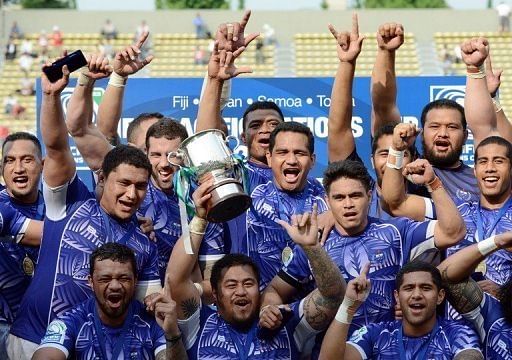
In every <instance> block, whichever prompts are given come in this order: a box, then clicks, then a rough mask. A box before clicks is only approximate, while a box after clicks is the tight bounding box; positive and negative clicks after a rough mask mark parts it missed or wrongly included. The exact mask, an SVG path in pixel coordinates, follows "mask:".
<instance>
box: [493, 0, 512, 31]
mask: <svg viewBox="0 0 512 360" xmlns="http://www.w3.org/2000/svg"><path fill="white" fill-rule="evenodd" d="M496 11H498V20H499V22H500V26H499V32H509V31H510V11H511V9H510V5H509V4H507V3H506V2H505V1H501V2H500V3H499V4H498V6H496Z"/></svg>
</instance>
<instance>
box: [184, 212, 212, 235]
mask: <svg viewBox="0 0 512 360" xmlns="http://www.w3.org/2000/svg"><path fill="white" fill-rule="evenodd" d="M207 225H208V221H206V220H205V219H201V218H199V217H197V216H194V218H193V219H192V221H191V222H190V224H189V227H190V232H191V233H192V234H196V235H204V231H205V229H206V226H207Z"/></svg>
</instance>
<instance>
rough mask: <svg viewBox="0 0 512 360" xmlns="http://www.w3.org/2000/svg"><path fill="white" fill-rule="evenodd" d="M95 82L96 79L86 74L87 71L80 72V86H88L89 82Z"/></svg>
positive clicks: (78, 81)
mask: <svg viewBox="0 0 512 360" xmlns="http://www.w3.org/2000/svg"><path fill="white" fill-rule="evenodd" d="M93 82H94V79H91V78H90V77H89V76H87V75H85V73H83V72H80V75H79V76H78V80H77V83H78V85H80V86H87V85H89V84H92V83H93Z"/></svg>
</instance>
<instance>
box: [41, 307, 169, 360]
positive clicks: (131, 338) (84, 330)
mask: <svg viewBox="0 0 512 360" xmlns="http://www.w3.org/2000/svg"><path fill="white" fill-rule="evenodd" d="M130 306H131V312H132V316H131V319H129V318H126V320H125V322H126V321H128V324H129V325H130V326H129V327H128V330H127V333H126V334H124V338H123V340H122V342H123V348H122V351H121V353H122V354H123V359H125V360H128V359H130V360H131V359H133V360H135V359H141V360H142V359H144V360H146V359H155V357H156V354H158V353H159V352H160V351H165V349H166V344H165V335H164V332H163V330H162V328H160V326H159V325H158V324H157V323H156V321H155V318H154V317H152V316H150V315H149V314H148V313H146V311H145V309H144V307H143V305H142V304H141V303H139V302H138V301H136V300H133V301H132V303H131V305H130ZM95 307H96V299H94V298H91V299H88V300H86V301H85V302H83V303H81V304H79V305H78V306H75V307H74V308H73V309H71V310H70V311H68V312H66V313H65V314H63V315H62V316H59V317H58V318H57V319H55V320H53V321H52V322H51V323H50V325H48V329H47V330H46V334H45V336H44V338H43V340H42V341H41V345H40V346H39V349H41V348H48V347H49V348H55V349H59V350H60V351H62V352H63V353H64V354H65V355H66V358H69V357H71V358H73V359H77V360H90V359H103V355H102V350H101V348H100V345H99V344H100V343H101V340H103V339H104V340H105V352H106V355H107V356H109V357H112V352H113V349H114V347H115V344H116V342H117V341H118V339H119V337H120V335H121V333H122V328H123V327H122V326H121V327H119V328H113V327H110V326H107V325H104V324H103V323H101V320H100V322H99V325H100V327H101V329H102V331H103V333H104V335H103V336H98V334H97V332H96V327H95V322H98V320H99V319H98V315H97V311H95Z"/></svg>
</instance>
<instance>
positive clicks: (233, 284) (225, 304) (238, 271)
mask: <svg viewBox="0 0 512 360" xmlns="http://www.w3.org/2000/svg"><path fill="white" fill-rule="evenodd" d="M213 292H214V296H215V298H216V300H217V306H218V310H219V314H220V315H221V316H222V318H223V319H224V320H225V321H226V322H227V323H229V324H231V325H233V326H235V327H239V328H246V327H248V326H250V325H251V324H252V322H253V321H254V320H255V319H256V317H257V316H258V311H259V307H260V292H259V284H258V279H257V277H256V274H255V273H254V271H253V270H252V268H251V267H250V266H249V265H235V266H231V267H229V268H227V270H225V272H224V276H223V277H222V280H221V281H220V284H219V285H218V289H213Z"/></svg>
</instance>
